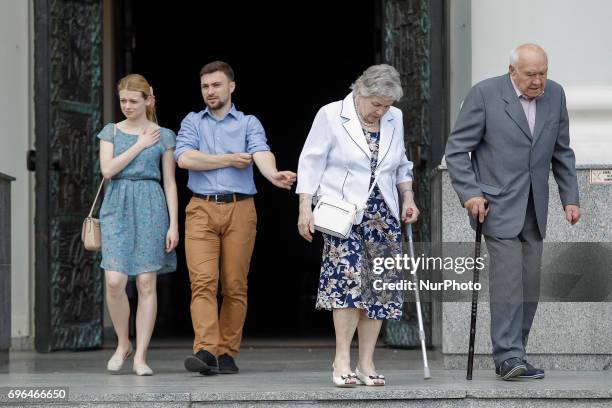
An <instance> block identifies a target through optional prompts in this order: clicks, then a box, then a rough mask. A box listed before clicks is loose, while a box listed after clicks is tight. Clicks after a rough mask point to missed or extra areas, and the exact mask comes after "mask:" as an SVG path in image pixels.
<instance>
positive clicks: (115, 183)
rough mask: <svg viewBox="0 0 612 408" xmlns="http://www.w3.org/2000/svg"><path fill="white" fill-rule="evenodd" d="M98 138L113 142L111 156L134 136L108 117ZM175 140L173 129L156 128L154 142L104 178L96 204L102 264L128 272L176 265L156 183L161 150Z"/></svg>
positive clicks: (164, 207)
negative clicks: (109, 177)
mask: <svg viewBox="0 0 612 408" xmlns="http://www.w3.org/2000/svg"><path fill="white" fill-rule="evenodd" d="M98 138H99V139H101V140H106V141H108V142H111V143H113V144H114V156H118V155H120V154H121V153H123V152H125V151H126V150H127V149H129V148H130V147H131V146H132V145H133V144H134V143H136V140H137V139H138V136H137V135H133V134H129V133H124V132H122V131H121V130H119V128H115V126H114V125H113V124H112V123H109V124H107V125H106V126H105V127H104V129H102V131H101V132H100V133H99V134H98ZM175 145H176V135H175V134H174V132H172V131H171V130H170V129H166V128H161V135H160V140H159V142H157V143H156V144H155V145H153V146H151V147H149V148H147V149H145V150H143V151H142V152H140V153H139V154H138V156H136V157H135V158H134V160H132V161H131V162H130V163H129V164H128V165H127V166H126V167H125V168H124V169H123V170H122V171H121V172H120V173H118V174H117V175H115V176H114V177H113V178H112V180H111V181H110V183H109V184H108V186H107V188H106V192H105V194H104V200H103V202H102V207H101V208H100V227H101V230H102V263H101V264H100V267H101V268H103V269H105V270H108V271H116V272H121V273H125V274H127V275H129V276H136V275H138V274H141V273H145V272H157V273H165V272H173V271H175V270H176V253H175V252H174V251H172V252H171V253H167V252H166V250H165V245H166V234H167V232H168V227H169V217H168V207H167V205H166V197H165V195H164V191H163V189H162V187H161V184H160V182H161V171H160V160H161V156H162V154H163V153H164V152H165V151H166V150H168V149H172V148H174V146H175Z"/></svg>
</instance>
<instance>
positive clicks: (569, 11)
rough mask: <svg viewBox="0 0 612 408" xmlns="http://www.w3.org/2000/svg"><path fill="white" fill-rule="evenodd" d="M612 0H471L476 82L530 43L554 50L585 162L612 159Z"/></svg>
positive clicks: (552, 60) (554, 69) (553, 68)
mask: <svg viewBox="0 0 612 408" xmlns="http://www.w3.org/2000/svg"><path fill="white" fill-rule="evenodd" d="M610 16H612V1H609V0H582V1H575V0H537V1H534V0H513V1H505V0H471V25H472V30H471V37H472V41H471V45H472V52H471V54H472V62H471V71H472V83H476V82H478V81H480V80H482V79H484V78H487V77H491V76H497V75H501V74H503V73H504V72H507V67H508V54H509V53H510V50H511V49H512V48H513V47H515V46H516V45H519V44H521V43H525V42H535V43H537V44H540V45H541V46H542V47H544V49H545V50H546V51H547V53H548V57H549V78H551V79H554V80H555V81H557V82H559V83H561V85H563V86H564V87H565V90H566V95H567V105H568V111H569V114H570V134H571V139H572V147H573V148H574V150H575V152H576V161H577V162H578V163H579V164H612V41H610V40H611V39H612V24H611V23H610Z"/></svg>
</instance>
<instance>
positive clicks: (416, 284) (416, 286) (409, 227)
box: [406, 224, 431, 380]
mask: <svg viewBox="0 0 612 408" xmlns="http://www.w3.org/2000/svg"><path fill="white" fill-rule="evenodd" d="M406 236H407V237H408V244H409V245H408V247H409V248H410V258H412V259H414V243H413V241H412V225H411V224H406ZM411 272H412V282H414V297H415V301H416V307H417V317H418V320H419V338H420V339H421V351H422V352H423V378H425V379H426V380H428V379H430V378H431V373H430V372H429V364H427V348H426V346H425V329H424V328H423V315H422V313H421V298H420V296H419V279H418V278H417V273H416V270H414V271H411Z"/></svg>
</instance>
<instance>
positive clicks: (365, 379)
mask: <svg viewBox="0 0 612 408" xmlns="http://www.w3.org/2000/svg"><path fill="white" fill-rule="evenodd" d="M355 376H356V377H357V380H359V382H360V383H361V384H362V385H365V386H379V387H380V386H383V385H385V376H384V375H381V374H376V373H374V374H372V375H365V374H364V373H362V372H361V371H359V369H358V368H355Z"/></svg>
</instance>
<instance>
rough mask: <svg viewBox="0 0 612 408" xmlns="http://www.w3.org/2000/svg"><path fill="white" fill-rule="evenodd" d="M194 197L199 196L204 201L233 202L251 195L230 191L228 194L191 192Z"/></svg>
mask: <svg viewBox="0 0 612 408" xmlns="http://www.w3.org/2000/svg"><path fill="white" fill-rule="evenodd" d="M193 196H194V197H196V198H201V199H202V200H206V201H214V202H215V203H217V204H226V203H233V202H234V201H240V200H246V199H247V198H251V197H253V196H252V195H249V194H242V193H230V194H198V193H193Z"/></svg>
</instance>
